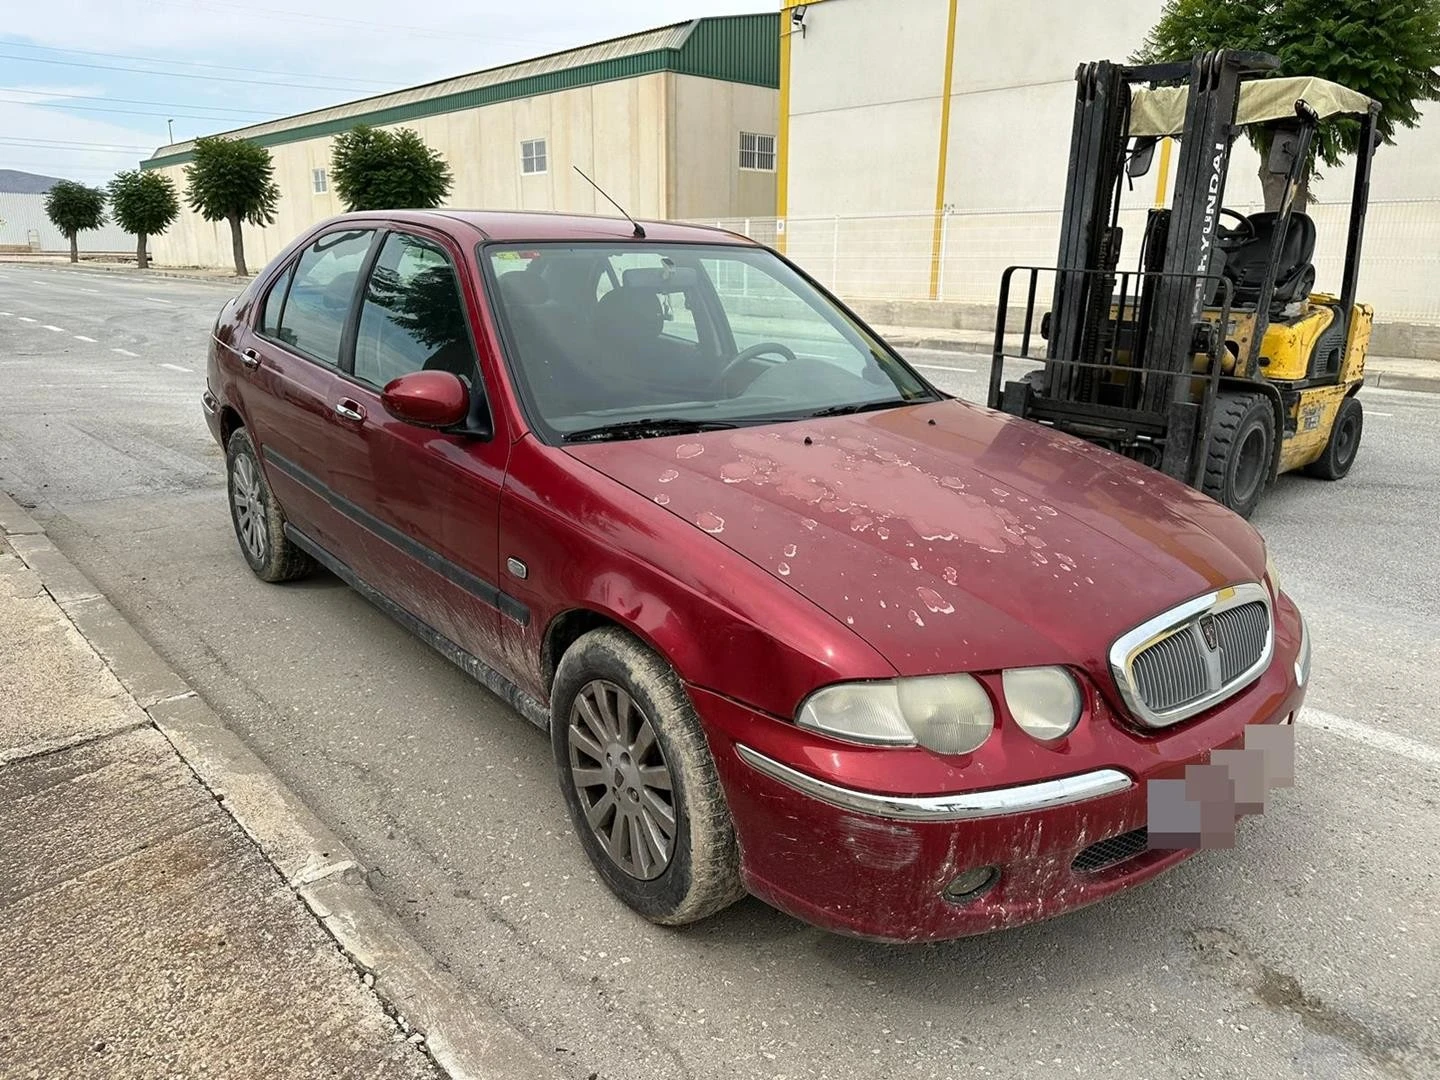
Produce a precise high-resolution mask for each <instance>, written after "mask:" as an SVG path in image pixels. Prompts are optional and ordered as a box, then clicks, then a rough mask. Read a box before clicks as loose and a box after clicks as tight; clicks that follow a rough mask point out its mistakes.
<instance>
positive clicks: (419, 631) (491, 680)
mask: <svg viewBox="0 0 1440 1080" xmlns="http://www.w3.org/2000/svg"><path fill="white" fill-rule="evenodd" d="M285 535H286V536H287V537H288V538H289V539H290V541H291V542H292V543H293V544H295V546H296V547H298V548H300V549H301V550H302V551H304V552H305V553H306V554H308V555H309V556H310V557H311V558H313V559H314V560H315V561H316V562H318V563H319V564H320V565H321V566H323V567H325V569H326V570H329V571H330V572H331V573H332V574H334V575H335V576H336V577H338V578H339V579H340V580H341V581H343V582H345V584H346V585H349V586H350V588H352V589H354V590H355V591H356V592H357V593H359V594H360V595H361V596H363V597H364V598H365V599H366V600H368V601H370V603H372V604H374V605H375V606H376V607H377V608H379V609H380V610H381V611H383V612H384V613H385V614H386V615H389V616H390V618H392V619H394V620H395V621H396V622H398V623H399V624H400V625H401V626H403V627H405V629H406V630H409V631H410V632H411V633H412V634H414V635H415V636H416V637H418V638H420V640H422V641H424V642H425V644H427V645H429V646H430V647H431V648H432V649H434V650H435V651H436V652H438V653H439V654H440V655H441V656H443V657H445V659H446V660H449V661H450V662H451V663H452V664H454V665H455V666H456V667H458V668H459V669H460V670H461V671H463V672H465V674H467V675H469V676H470V677H471V678H472V679H474V680H475V681H476V682H478V683H480V684H481V685H482V686H484V687H485V688H486V689H487V690H489V691H490V692H491V693H492V694H494V695H495V696H496V697H498V698H500V699H501V700H502V701H505V702H506V703H507V704H509V705H510V706H511V707H512V708H513V709H514V710H515V711H516V712H518V713H519V714H520V715H521V716H523V717H525V719H526V720H529V721H530V722H531V723H532V724H534V725H535V726H536V727H538V728H539V729H540V730H541V731H549V730H550V711H549V710H548V709H546V708H545V706H544V705H541V704H540V702H538V701H536V700H535V699H534V698H533V697H531V696H530V695H529V694H527V693H525V691H523V690H521V689H520V688H519V687H518V686H516V685H515V684H514V683H512V682H511V681H510V680H509V679H507V678H505V676H504V675H501V674H500V673H499V672H498V671H496V670H495V669H494V668H492V667H490V665H488V664H486V663H485V662H484V661H483V660H481V659H480V658H479V657H478V656H475V655H474V654H473V653H468V652H466V651H465V650H464V649H462V648H461V647H460V646H459V645H456V644H455V643H454V642H453V641H451V640H450V639H449V638H447V637H446V636H445V635H444V634H442V633H440V631H438V630H436V629H435V628H434V627H433V626H431V625H430V624H429V623H427V622H424V621H422V620H421V619H418V618H416V617H415V616H414V615H412V614H410V612H408V611H406V610H405V609H404V608H402V607H401V606H400V605H399V604H397V603H395V601H393V600H391V599H390V598H389V597H388V596H385V595H384V594H383V593H381V592H379V591H377V590H376V589H374V588H372V587H371V586H369V585H367V584H366V583H365V582H364V581H362V580H361V579H360V578H359V577H358V576H357V575H356V573H355V571H354V570H351V569H350V567H348V566H347V565H345V564H344V563H343V562H341V561H340V560H339V559H337V558H336V557H335V556H334V555H331V554H330V552H328V551H326V550H325V549H324V548H323V547H321V546H320V545H319V544H317V543H316V542H315V541H314V540H311V539H310V537H308V536H306V535H305V534H304V533H302V532H301V531H300V530H299V529H297V528H295V526H293V525H291V524H290V523H289V522H286V524H285Z"/></svg>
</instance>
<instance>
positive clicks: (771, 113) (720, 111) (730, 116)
mask: <svg viewBox="0 0 1440 1080" xmlns="http://www.w3.org/2000/svg"><path fill="white" fill-rule="evenodd" d="M671 79H672V80H673V91H672V93H673V100H674V115H673V118H672V122H671V126H670V131H671V138H672V143H671V147H672V153H673V165H672V166H671V167H672V169H673V183H672V190H673V193H674V197H673V204H672V206H671V215H670V216H672V217H677V218H683V219H690V218H725V217H742V218H743V217H770V216H774V213H775V175H776V174H775V173H774V172H773V171H770V170H757V169H742V168H740V133H741V132H742V131H749V132H754V133H756V134H759V135H775V134H776V131H777V128H778V126H779V119H780V117H779V112H778V107H779V98H778V95H777V94H776V92H775V91H774V90H770V89H767V88H765V87H763V86H744V85H741V84H739V83H730V82H721V81H720V80H718V79H702V78H698V77H696V76H693V75H672V76H671Z"/></svg>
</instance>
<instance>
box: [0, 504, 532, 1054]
mask: <svg viewBox="0 0 1440 1080" xmlns="http://www.w3.org/2000/svg"><path fill="white" fill-rule="evenodd" d="M0 628H3V631H0V970H3V971H4V973H5V975H4V978H3V979H0V1016H3V1017H4V1018H5V1023H4V1024H3V1025H0V1075H3V1076H5V1077H6V1078H7V1080H8V1078H10V1077H15V1078H17V1080H19V1078H25V1080H50V1078H52V1077H53V1078H60V1077H66V1078H85V1077H95V1078H102V1077H103V1078H105V1080H131V1078H134V1080H140V1078H147V1080H148V1078H150V1077H156V1078H159V1077H165V1078H170V1077H195V1076H202V1075H203V1076H210V1077H216V1078H228V1077H234V1078H236V1080H250V1078H259V1077H263V1078H265V1080H291V1078H293V1080H322V1078H324V1080H329V1078H342V1077H343V1078H352V1077H353V1078H361V1077H364V1078H367V1080H438V1078H439V1077H441V1076H444V1075H447V1074H448V1075H449V1076H450V1077H452V1078H453V1080H462V1078H466V1077H481V1076H493V1077H501V1076H503V1077H506V1078H507V1080H510V1078H517V1080H521V1078H523V1080H535V1078H540V1077H554V1076H558V1075H559V1073H558V1072H557V1071H555V1069H554V1066H553V1063H552V1062H551V1061H550V1060H549V1059H548V1058H546V1057H544V1056H543V1055H541V1054H540V1052H539V1050H538V1049H537V1048H535V1047H532V1046H531V1045H530V1044H529V1043H528V1042H525V1041H524V1040H523V1039H522V1038H521V1036H519V1034H518V1033H517V1032H515V1031H514V1029H513V1028H510V1027H508V1025H506V1023H505V1022H504V1021H503V1019H501V1018H500V1017H499V1016H498V1014H494V1013H492V1012H490V1011H489V1010H488V1009H487V1008H486V1007H484V1006H482V1005H479V1004H477V1003H473V1002H470V1001H468V1000H466V999H465V997H464V995H463V994H461V993H460V992H459V991H458V990H457V989H456V987H455V986H454V984H453V983H452V982H451V981H450V980H449V978H448V976H446V975H445V974H444V973H443V972H441V971H440V970H439V969H438V968H437V967H436V965H435V963H434V961H433V960H432V959H431V958H430V957H429V956H428V955H427V954H425V953H423V951H421V950H420V949H419V946H418V945H416V944H415V943H414V942H413V940H412V939H410V938H409V937H408V935H407V934H406V933H405V931H404V930H403V929H401V928H400V927H399V924H398V922H397V921H396V920H395V918H394V916H393V915H391V914H390V913H388V912H387V911H385V910H384V909H383V908H381V907H380V905H379V904H378V901H376V900H375V898H374V896H373V894H372V893H371V892H370V890H369V886H368V884H366V882H365V873H364V870H363V868H362V867H361V866H360V865H359V863H358V862H357V861H356V860H355V859H354V858H353V857H352V856H351V854H350V853H349V852H348V851H347V850H346V849H345V846H344V845H343V844H342V843H341V842H340V841H339V840H338V839H337V838H335V837H334V836H333V834H331V833H329V831H328V830H327V829H326V828H325V827H324V826H323V825H322V824H320V823H319V822H318V821H317V820H315V819H314V818H313V816H312V815H310V814H309V812H308V811H307V810H306V809H305V808H304V807H303V806H302V805H301V804H299V803H298V801H296V800H295V799H294V796H293V795H291V794H290V793H289V792H288V791H287V790H286V789H284V788H283V786H281V785H280V783H279V781H278V780H277V779H276V778H275V777H274V776H273V775H272V774H270V773H269V772H268V770H267V769H266V768H265V766H264V765H263V763H261V762H260V761H259V759H258V758H255V757H254V755H253V754H251V753H250V752H249V751H248V750H246V749H245V748H244V746H243V744H241V743H240V742H239V741H238V740H237V739H236V738H235V737H234V736H233V735H232V734H231V733H229V732H228V731H227V730H226V729H225V728H224V727H223V726H222V725H221V723H220V721H219V718H218V717H216V716H215V714H214V713H212V712H211V711H210V710H209V708H208V707H207V706H206V705H205V703H204V702H203V701H202V700H201V699H199V698H198V697H197V696H196V695H195V693H194V691H192V690H190V688H189V687H188V686H186V684H185V683H184V682H182V681H181V680H180V679H179V677H178V676H177V675H175V673H174V672H173V671H172V670H171V669H170V668H169V667H168V666H167V665H165V663H164V661H163V660H161V659H160V657H159V656H158V655H156V654H155V653H154V652H153V650H151V649H150V648H149V646H148V645H147V644H146V643H145V642H144V641H143V639H141V638H140V637H139V635H138V634H137V633H136V632H135V631H134V629H133V628H131V627H130V626H129V624H128V623H126V622H125V620H124V619H123V618H122V617H121V616H120V615H119V613H118V612H117V611H115V609H114V608H113V607H111V606H110V604H109V603H108V601H106V600H105V599H104V597H101V596H99V595H97V594H96V592H95V590H94V588H93V587H92V586H91V585H90V583H89V582H88V581H87V580H86V579H85V578H84V577H83V576H82V575H81V574H80V573H79V572H78V571H77V570H76V569H75V568H74V566H73V565H72V564H70V563H69V561H68V560H67V559H65V557H64V556H63V555H62V554H61V553H60V552H59V551H58V550H56V549H55V547H54V546H53V545H51V544H50V542H49V540H48V539H46V537H45V536H44V534H43V532H42V531H41V529H40V528H39V527H38V526H37V525H36V524H35V522H34V521H33V520H31V519H30V517H29V516H28V515H27V514H26V513H25V512H24V511H23V510H22V509H21V508H20V507H18V506H17V505H16V504H15V503H14V502H13V501H11V500H10V499H9V498H8V497H6V496H5V495H4V493H0ZM427 1051H428V1054H427ZM437 1063H438V1067H437Z"/></svg>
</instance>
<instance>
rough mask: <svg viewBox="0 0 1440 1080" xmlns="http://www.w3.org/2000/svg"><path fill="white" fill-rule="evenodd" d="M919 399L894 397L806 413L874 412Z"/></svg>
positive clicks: (810, 415)
mask: <svg viewBox="0 0 1440 1080" xmlns="http://www.w3.org/2000/svg"><path fill="white" fill-rule="evenodd" d="M920 404H922V402H919V401H906V400H905V399H904V398H893V399H891V400H890V401H861V402H858V403H855V404H851V405H831V406H830V407H829V408H827V409H817V410H816V411H815V412H812V413H806V414H805V416H806V418H807V419H813V418H815V417H819V416H849V415H850V414H852V413H862V412H874V411H875V410H876V409H898V408H900V407H901V406H902V405H920Z"/></svg>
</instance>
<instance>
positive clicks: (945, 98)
mask: <svg viewBox="0 0 1440 1080" xmlns="http://www.w3.org/2000/svg"><path fill="white" fill-rule="evenodd" d="M958 6H959V0H950V22H949V25H948V26H947V27H946V28H945V89H944V90H943V91H942V96H941V98H940V162H939V165H938V166H937V168H936V170H935V227H934V230H933V232H932V233H931V236H930V299H931V300H935V299H938V298H939V296H940V258H941V255H942V252H941V250H940V244H941V241H942V240H943V238H944V226H943V222H944V214H945V170H946V166H947V165H949V159H950V88H951V87H952V86H953V85H954V80H955V14H956V8H957V7H958ZM781 63H782V64H783V63H784V61H783V60H782V61H781ZM782 71H783V68H782ZM782 77H783V76H782Z"/></svg>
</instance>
